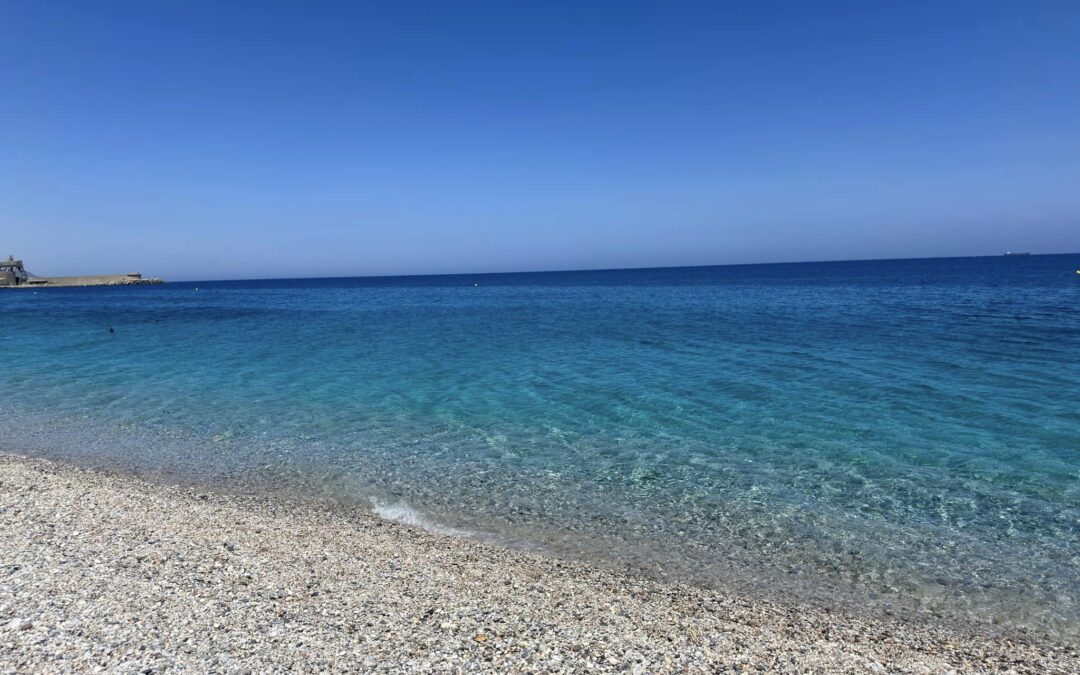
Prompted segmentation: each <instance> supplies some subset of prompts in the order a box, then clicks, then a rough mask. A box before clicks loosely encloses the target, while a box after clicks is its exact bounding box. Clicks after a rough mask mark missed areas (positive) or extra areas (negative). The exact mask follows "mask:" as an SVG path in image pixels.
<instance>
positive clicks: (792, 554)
mask: <svg viewBox="0 0 1080 675" xmlns="http://www.w3.org/2000/svg"><path fill="white" fill-rule="evenodd" d="M1078 268H1080V254H1075V255H1032V256H1023V257H1018V256H1010V257H1004V256H997V257H977V258H938V259H919V260H875V261H852V262H820V263H800V264H770V265H740V266H722V267H687V268H663V269H627V270H601V271H583V272H545V273H520V274H475V275H449V276H402V277H357V278H333V279H281V280H261V281H201V282H194V283H169V284H166V285H163V286H135V287H101V288H57V289H37V290H32V289H19V290H9V291H5V292H0V314H2V316H3V327H2V328H0V382H2V384H0V386H2V391H3V394H2V395H0V450H3V451H6V452H12V453H19V454H23V455H31V456H40V457H47V458H53V459H58V460H63V461H67V462H71V463H75V464H78V465H82V466H88V467H95V468H102V469H108V470H112V471H123V472H130V473H134V474H138V475H140V476H144V477H148V478H151V479H155V480H165V481H178V482H187V483H196V484H205V485H208V486H218V487H222V488H224V489H229V490H236V491H242V492H257V493H258V492H266V493H275V494H276V493H283V492H284V493H289V494H291V495H293V496H296V497H301V498H307V497H310V498H316V499H320V500H331V501H332V502H333V503H335V504H341V505H343V507H346V508H363V509H372V510H374V512H375V513H377V514H379V515H381V516H382V517H385V518H390V519H394V520H399V521H402V522H406V523H410V524H413V525H417V526H421V527H425V528H427V529H430V530H433V531H437V532H443V533H446V534H448V535H451V536H460V537H470V538H475V539H480V540H484V541H491V542H495V543H498V544H502V545H508V546H514V547H518V548H523V549H526V550H530V551H537V552H540V553H543V554H547V555H553V556H559V557H565V558H573V559H584V560H588V561H592V562H595V563H597V564H600V565H605V566H609V567H613V568H616V569H625V570H631V571H634V572H637V573H641V574H645V575H648V576H652V577H655V578H660V579H665V580H672V581H679V582H686V583H693V584H701V585H706V586H711V587H716V588H720V589H727V590H729V591H731V592H739V593H753V594H759V595H761V596H762V597H769V598H771V599H776V600H778V601H782V600H785V599H797V600H799V601H800V602H811V603H825V604H827V605H830V606H850V607H851V608H858V609H859V610H860V611H871V612H875V613H881V614H884V615H898V616H911V617H914V618H916V619H920V620H921V619H926V618H933V619H934V620H936V621H949V622H952V621H955V622H957V623H958V624H963V625H972V626H976V627H979V628H980V629H982V628H986V627H990V628H991V629H993V630H1003V631H1022V632H1026V633H1028V634H1033V635H1034V634H1039V635H1041V634H1055V635H1060V634H1066V635H1068V634H1071V635H1074V636H1075V635H1076V634H1077V632H1076V631H1077V630H1078V627H1080V275H1078V274H1077V269H1078ZM361 581H362V580H358V583H359V582H361Z"/></svg>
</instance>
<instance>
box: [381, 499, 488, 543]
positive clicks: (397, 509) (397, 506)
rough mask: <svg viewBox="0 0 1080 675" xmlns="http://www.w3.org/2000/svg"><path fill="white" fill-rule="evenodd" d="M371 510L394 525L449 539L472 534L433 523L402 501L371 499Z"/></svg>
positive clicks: (468, 531)
mask: <svg viewBox="0 0 1080 675" xmlns="http://www.w3.org/2000/svg"><path fill="white" fill-rule="evenodd" d="M371 509H372V511H374V512H375V515H377V516H379V517H380V518H382V519H383V520H391V521H393V522H395V523H401V524H403V525H409V526H411V527H419V528H420V529H422V530H427V531H428V532H433V533H435V534H445V535H449V536H451V537H471V536H473V534H474V533H473V532H472V531H470V530H461V529H458V528H455V527H446V526H444V525H439V524H437V523H433V522H432V521H431V520H429V519H428V518H427V517H425V516H424V515H423V514H422V513H420V512H419V511H417V510H416V509H414V508H413V507H411V506H409V505H408V504H406V503H405V502H402V501H399V502H394V503H392V504H391V503H387V502H383V501H380V500H378V499H376V498H375V497H372V498H371Z"/></svg>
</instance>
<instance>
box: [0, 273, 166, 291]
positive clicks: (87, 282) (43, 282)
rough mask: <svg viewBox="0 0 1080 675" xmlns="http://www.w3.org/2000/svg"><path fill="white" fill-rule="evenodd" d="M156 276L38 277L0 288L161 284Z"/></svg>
mask: <svg viewBox="0 0 1080 675" xmlns="http://www.w3.org/2000/svg"><path fill="white" fill-rule="evenodd" d="M163 283H165V281H164V280H163V279H159V278H157V277H145V278H144V277H143V276H142V275H141V274H98V275H94V276H88V277H38V278H35V279H32V280H31V281H30V282H29V283H25V284H20V285H18V286H0V288H52V287H56V286H63V287H72V286H143V285H152V284H163Z"/></svg>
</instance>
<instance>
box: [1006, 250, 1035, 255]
mask: <svg viewBox="0 0 1080 675" xmlns="http://www.w3.org/2000/svg"><path fill="white" fill-rule="evenodd" d="M1005 255H1031V253H1029V252H1027V251H1023V252H1016V251H1005Z"/></svg>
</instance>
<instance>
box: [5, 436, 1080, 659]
mask: <svg viewBox="0 0 1080 675" xmlns="http://www.w3.org/2000/svg"><path fill="white" fill-rule="evenodd" d="M0 552H2V553H0V672H9V671H11V672H26V671H43V670H47V671H50V672H56V671H61V672H65V671H67V672H69V671H85V670H92V669H94V668H96V667H104V668H107V669H111V670H118V671H122V672H128V671H130V672H162V671H165V670H177V669H178V670H181V671H205V670H214V671H219V672H243V671H245V670H252V671H261V670H267V669H275V670H276V669H299V670H304V671H313V670H320V669H333V670H339V669H351V670H363V671H380V670H381V671H395V672H402V671H405V672H427V671H433V670H441V671H442V670H445V671H469V672H476V671H491V672H520V671H528V672H538V671H539V672H572V671H581V670H591V671H629V672H687V671H691V672H716V671H725V670H727V671H733V672H740V671H745V670H750V671H769V672H777V671H785V672H792V671H808V670H817V671H828V672H866V671H870V670H881V669H885V670H888V671H891V672H947V671H950V670H955V671H958V672H987V671H1009V672H1070V671H1072V672H1075V671H1077V670H1080V654H1078V652H1077V646H1076V645H1075V644H1072V645H1070V644H1045V643H1027V642H1025V641H1023V639H1022V638H1016V639H1013V638H1005V637H1001V636H998V637H994V638H991V637H983V638H980V636H978V635H968V634H961V633H958V632H956V631H955V630H953V629H951V628H949V627H946V626H938V625H933V624H929V623H923V624H911V623H906V622H902V621H892V620H887V619H880V618H870V617H864V616H856V615H853V614H850V613H845V612H841V611H829V610H826V609H821V608H816V607H809V606H803V605H794V604H792V605H784V604H780V603H776V602H771V601H765V600H761V599H755V598H747V597H741V596H738V595H732V594H729V593H725V592H721V591H715V590H708V589H703V588H698V587H694V586H689V585H684V584H680V583H670V582H662V581H655V580H649V579H645V578H641V577H638V576H634V575H631V574H624V573H618V572H611V571H605V570H602V569H599V568H596V567H593V566H590V565H588V564H585V563H576V562H566V561H561V560H556V559H551V558H544V557H541V556H538V555H535V554H531V553H526V552H520V551H515V550H510V549H506V548H501V547H498V546H494V545H491V544H485V543H480V542H476V541H470V540H467V539H460V538H453V537H450V536H447V535H440V534H434V533H431V532H427V531H424V530H420V529H417V528H414V527H410V526H408V525H404V524H401V523H396V522H390V521H386V520H382V519H380V518H378V517H377V516H376V515H374V514H371V513H368V512H365V511H363V510H361V509H342V508H334V507H333V506H331V505H327V504H319V503H302V502H296V501H292V500H286V499H276V498H269V497H248V496H236V495H228V494H222V493H214V492H208V491H206V490H205V489H203V488H195V487H186V486H175V485H162V484H155V483H150V482H146V481H144V480H142V479H139V478H134V477H131V476H126V475H117V474H112V473H105V472H99V471H92V470H86V469H79V468H75V467H71V466H68V465H64V464H59V463H56V462H52V461H49V460H41V459H29V458H24V457H17V456H11V455H0Z"/></svg>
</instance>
